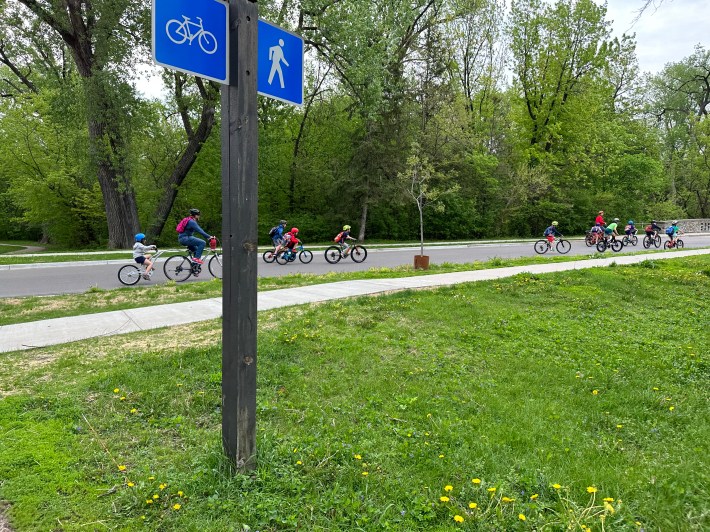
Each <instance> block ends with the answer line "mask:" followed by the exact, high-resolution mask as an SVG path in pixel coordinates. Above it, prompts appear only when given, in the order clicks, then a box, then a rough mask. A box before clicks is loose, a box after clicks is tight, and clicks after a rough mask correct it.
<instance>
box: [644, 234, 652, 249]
mask: <svg viewBox="0 0 710 532" xmlns="http://www.w3.org/2000/svg"><path fill="white" fill-rule="evenodd" d="M651 243H652V242H651V237H650V236H648V235H646V236H645V237H643V247H645V248H646V249H648V248H650V247H651Z"/></svg>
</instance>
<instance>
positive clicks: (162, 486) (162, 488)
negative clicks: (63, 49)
mask: <svg viewBox="0 0 710 532" xmlns="http://www.w3.org/2000/svg"><path fill="white" fill-rule="evenodd" d="M166 485H167V484H161V485H160V486H158V487H159V488H160V489H161V490H164V489H165V486H166Z"/></svg>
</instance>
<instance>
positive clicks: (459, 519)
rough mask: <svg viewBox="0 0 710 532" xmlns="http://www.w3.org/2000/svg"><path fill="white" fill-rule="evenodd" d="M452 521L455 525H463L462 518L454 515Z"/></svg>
mask: <svg viewBox="0 0 710 532" xmlns="http://www.w3.org/2000/svg"><path fill="white" fill-rule="evenodd" d="M454 521H456V522H457V523H463V517H461V516H460V515H455V516H454Z"/></svg>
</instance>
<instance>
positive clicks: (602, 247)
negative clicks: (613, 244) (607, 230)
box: [597, 240, 607, 253]
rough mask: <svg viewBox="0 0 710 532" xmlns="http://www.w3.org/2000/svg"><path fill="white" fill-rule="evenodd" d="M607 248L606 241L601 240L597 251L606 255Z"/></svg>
mask: <svg viewBox="0 0 710 532" xmlns="http://www.w3.org/2000/svg"><path fill="white" fill-rule="evenodd" d="M606 248H607V244H606V240H600V241H599V242H597V251H598V252H599V253H604V252H605V251H606Z"/></svg>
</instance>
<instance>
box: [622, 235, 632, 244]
mask: <svg viewBox="0 0 710 532" xmlns="http://www.w3.org/2000/svg"><path fill="white" fill-rule="evenodd" d="M630 243H631V242H629V237H628V236H627V235H624V238H622V239H621V245H622V246H628V245H629V244H630Z"/></svg>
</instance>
